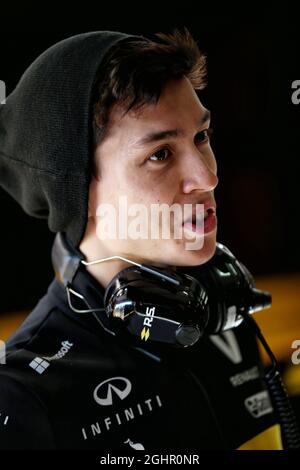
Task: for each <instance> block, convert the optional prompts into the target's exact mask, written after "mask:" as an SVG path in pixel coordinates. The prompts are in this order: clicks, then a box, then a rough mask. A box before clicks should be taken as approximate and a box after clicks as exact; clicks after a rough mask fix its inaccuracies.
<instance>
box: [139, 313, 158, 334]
mask: <svg viewBox="0 0 300 470" xmlns="http://www.w3.org/2000/svg"><path fill="white" fill-rule="evenodd" d="M154 314H155V307H147V308H146V316H145V319H144V322H143V327H144V328H143V329H142V331H141V339H143V340H145V341H147V339H148V338H149V336H150V328H151V326H152V322H153V318H154ZM146 327H148V328H146Z"/></svg>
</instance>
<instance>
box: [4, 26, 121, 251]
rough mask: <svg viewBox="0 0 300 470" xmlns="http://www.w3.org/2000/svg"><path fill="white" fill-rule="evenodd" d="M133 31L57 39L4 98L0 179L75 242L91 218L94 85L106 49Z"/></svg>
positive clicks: (24, 203)
mask: <svg viewBox="0 0 300 470" xmlns="http://www.w3.org/2000/svg"><path fill="white" fill-rule="evenodd" d="M128 37H129V36H128V35H126V34H123V33H119V32H111V31H95V32H89V33H84V34H79V35H76V36H72V37H70V38H67V39H65V40H63V41H60V42H58V43H57V44H54V45H53V46H52V47H50V48H49V49H47V50H46V51H45V52H44V53H43V54H41V55H40V56H39V57H38V58H37V59H36V60H35V61H34V62H33V63H32V64H31V66H30V67H29V68H28V69H27V70H26V72H25V73H24V74H23V76H22V77H21V79H20V81H19V83H18V85H17V86H16V88H15V90H14V91H13V92H12V93H11V94H10V95H9V96H8V97H7V99H6V104H2V105H0V185H1V186H2V187H3V188H4V189H5V190H6V191H7V192H8V193H9V194H10V195H11V196H12V197H13V198H14V199H16V201H18V202H19V203H20V205H21V206H22V207H23V209H24V210H25V212H27V213H28V214H30V215H32V216H35V217H39V218H45V219H48V225H49V228H50V230H52V231H53V232H65V233H66V234H67V236H68V239H69V240H70V242H71V243H72V244H73V245H74V247H78V245H79V243H80V241H81V239H82V237H83V235H84V232H85V228H86V224H87V215H88V192H89V183H90V165H91V162H90V159H91V151H92V140H93V139H92V109H91V108H92V106H91V104H92V103H91V100H92V93H93V86H94V84H95V79H96V77H97V72H98V70H99V66H100V64H101V61H102V60H103V57H104V55H105V54H106V53H107V52H108V50H109V49H110V48H111V47H112V46H113V45H115V44H116V43H117V42H118V41H120V40H122V39H125V38H128Z"/></svg>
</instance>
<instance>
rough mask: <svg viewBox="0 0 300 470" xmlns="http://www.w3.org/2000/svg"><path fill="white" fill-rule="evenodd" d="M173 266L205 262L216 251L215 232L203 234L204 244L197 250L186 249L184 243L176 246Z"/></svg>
mask: <svg viewBox="0 0 300 470" xmlns="http://www.w3.org/2000/svg"><path fill="white" fill-rule="evenodd" d="M176 250H177V251H176V254H175V256H174V259H173V261H172V264H173V266H199V265H200V264H204V263H207V261H209V260H210V259H211V258H212V257H213V255H214V254H215V251H216V233H215V232H213V233H211V234H208V235H205V238H204V244H203V246H202V248H200V249H199V250H186V249H185V247H184V245H182V246H181V247H180V248H179V247H178V246H177V247H176Z"/></svg>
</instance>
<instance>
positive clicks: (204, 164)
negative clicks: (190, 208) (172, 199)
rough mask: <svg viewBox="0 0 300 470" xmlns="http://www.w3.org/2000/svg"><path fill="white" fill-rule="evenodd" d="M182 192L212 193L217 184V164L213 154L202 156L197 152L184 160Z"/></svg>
mask: <svg viewBox="0 0 300 470" xmlns="http://www.w3.org/2000/svg"><path fill="white" fill-rule="evenodd" d="M183 172H184V178H183V192H184V193H189V192H191V191H194V190H198V191H199V190H200V191H213V190H214V189H215V188H216V186H217V184H218V181H219V180H218V177H217V164H216V160H215V157H214V154H213V152H212V151H211V152H210V154H209V155H203V154H201V153H200V152H199V151H198V150H196V152H193V154H192V155H189V158H187V159H186V160H185V165H184V170H183Z"/></svg>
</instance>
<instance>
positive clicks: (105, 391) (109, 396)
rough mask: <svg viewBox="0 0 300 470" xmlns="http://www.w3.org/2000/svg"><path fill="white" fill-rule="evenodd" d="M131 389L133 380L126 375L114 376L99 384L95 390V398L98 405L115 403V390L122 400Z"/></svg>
mask: <svg viewBox="0 0 300 470" xmlns="http://www.w3.org/2000/svg"><path fill="white" fill-rule="evenodd" d="M130 391H131V382H130V381H129V380H128V379H126V378H125V377H112V378H110V379H107V380H104V382H101V384H99V385H97V387H96V388H95V390H94V400H95V402H96V403H98V405H102V406H109V405H112V404H113V392H114V394H115V395H117V396H118V397H119V398H120V400H124V398H126V397H127V396H128V395H129V393H130Z"/></svg>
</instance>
